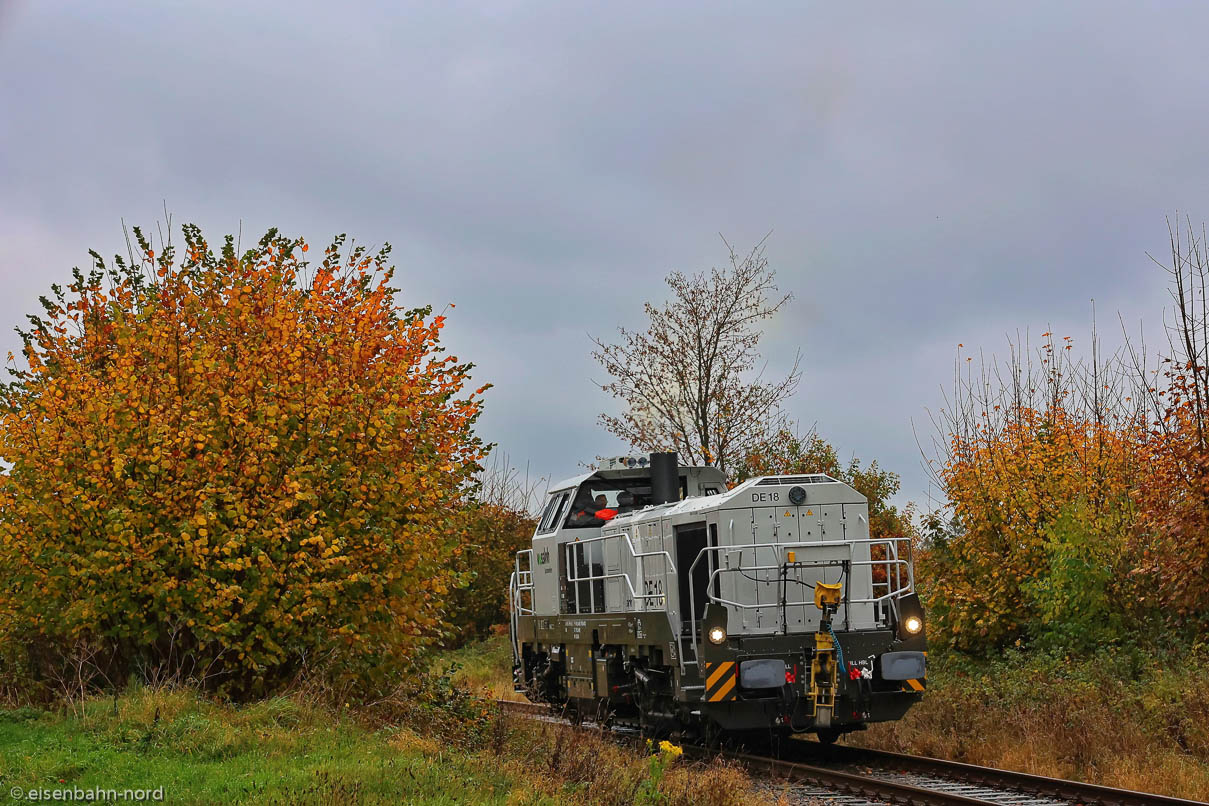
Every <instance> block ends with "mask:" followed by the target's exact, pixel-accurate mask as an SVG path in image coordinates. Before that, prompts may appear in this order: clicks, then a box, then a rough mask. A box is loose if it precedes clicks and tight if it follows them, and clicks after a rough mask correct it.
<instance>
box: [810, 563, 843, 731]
mask: <svg viewBox="0 0 1209 806" xmlns="http://www.w3.org/2000/svg"><path fill="white" fill-rule="evenodd" d="M842 599H843V585H842V584H841V583H839V582H836V583H834V584H827V583H826V582H816V583H815V584H814V604H815V607H817V608H818V609H819V610H822V611H823V615H822V617H821V618H820V619H819V630H818V632H816V633H815V634H814V654H813V656H812V657H811V661H810V715H811V716H813V717H814V724H815V726H816V727H819V728H828V727H831V715H832V713H833V712H834V711H835V689H836V683H837V677H838V666H837V664H836V646H835V639H834V638H832V637H831V615H832V614H833V613H835V611H836V610H837V609H838V608H839V606H840V601H841V600H842Z"/></svg>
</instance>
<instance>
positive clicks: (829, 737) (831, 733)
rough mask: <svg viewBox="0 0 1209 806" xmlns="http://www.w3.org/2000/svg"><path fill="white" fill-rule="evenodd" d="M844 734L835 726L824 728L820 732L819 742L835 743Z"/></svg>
mask: <svg viewBox="0 0 1209 806" xmlns="http://www.w3.org/2000/svg"><path fill="white" fill-rule="evenodd" d="M841 735H842V734H841V733H840V731H838V730H836V729H835V728H824V729H822V730H820V731H819V732H818V737H819V744H823V745H828V746H830V745H833V744H835V742H836V740H837V739H839V738H840V736H841Z"/></svg>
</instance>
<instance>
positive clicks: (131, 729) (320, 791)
mask: <svg viewBox="0 0 1209 806" xmlns="http://www.w3.org/2000/svg"><path fill="white" fill-rule="evenodd" d="M0 786H2V789H0V791H8V790H9V789H11V788H13V787H16V788H19V789H25V790H29V789H55V788H74V787H78V788H81V789H96V788H105V789H110V788H117V789H125V788H139V789H154V788H156V787H163V791H164V795H165V797H164V801H165V802H171V803H181V804H211V803H235V802H240V803H264V804H270V803H273V804H287V803H289V804H294V803H298V804H305V803H337V804H339V803H350V804H351V803H369V804H374V803H382V804H386V803H390V804H397V803H400V802H406V803H417V804H433V805H434V806H435V805H436V804H505V803H529V804H545V803H551V804H553V803H556V802H558V801H557V799H555V798H553V797H551V796H550V795H547V794H543V793H542V792H540V791H535V790H534V787H533V786H532V783H531V782H530V781H529V780H528V779H527V778H525V777H523V776H518V775H516V774H515V773H514V771H513V770H510V769H509V768H508V767H507V766H501V765H500V764H498V763H496V762H495V761H494V760H493V759H491V758H489V757H488V756H486V755H482V754H479V753H475V752H472V751H467V750H458V749H454V748H451V747H447V746H442V745H441V744H437V743H434V742H432V741H430V740H426V739H424V738H423V737H421V736H419V735H418V734H416V733H414V732H412V731H410V730H408V729H406V728H397V727H387V728H381V729H378V730H371V729H369V728H367V727H364V726H363V725H361V724H360V723H359V722H358V721H357V720H356V719H354V718H353V717H352V715H351V714H350V715H344V714H340V713H338V712H335V713H333V712H332V711H331V710H329V709H323V708H318V707H310V706H307V705H306V704H305V703H300V702H299V701H296V700H293V699H287V698H278V699H272V700H267V701H264V702H260V703H257V704H254V705H250V706H247V707H243V708H233V707H227V706H223V705H218V704H215V703H212V702H209V701H207V700H205V699H202V698H201V697H199V696H197V695H195V694H193V693H191V692H183V691H181V692H148V691H141V692H134V693H130V694H126V695H124V696H121V697H119V698H117V699H116V700H115V699H112V698H106V699H94V700H89V701H87V702H85V703H84V704H83V706H82V707H80V708H79V709H77V710H75V711H74V712H71V713H49V712H38V711H34V710H31V709H21V710H17V711H3V712H0Z"/></svg>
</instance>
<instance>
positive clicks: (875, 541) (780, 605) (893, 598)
mask: <svg viewBox="0 0 1209 806" xmlns="http://www.w3.org/2000/svg"><path fill="white" fill-rule="evenodd" d="M900 540H907V538H902V537H887V538H868V539H865V540H823V541H813V542H809V543H801V542H799V543H740V544H736V545H732V546H706V547H704V548H703V549H701V550H700V551H699V552H697V556H696V557H694V558H693V562H692V564H691V565H690V566H689V569H688V597H689V601H690V602H695V601H696V600H697V599H696V591H695V585H694V580H695V574H694V573H693V571H694V570H695V569H696V568H697V563H699V562H701V560H702V558H704V557H706V556H707V555H708V554H710V553H718V554H720V553H721V552H728V553H731V554H736V553H737V554H738V555H739V565H737V566H735V567H733V568H731V567H727V568H721V567H717V566H718V565H719V564H717V563H715V566H716V567H715V568H714V570H713V571H712V572H711V573H710V575H709V578H708V580H707V581H706V585H705V595H706V597H708V599H709V601H710V602H714V603H717V604H721V605H725V606H727V607H734V608H737V609H740V610H757V609H760V608H769V607H772V608H776V609H777V610H779V611H780V613H781V616H782V618H784V617H785V612H786V610H788V608H790V607H803V606H810V607H814V599H813V597H812V598H811V599H809V600H806V601H801V602H790V601H787V600H782V601H780V602H776V603H775V604H774V603H770V604H750V603H747V602H734V601H731V600H729V599H723V598H722V597H721V596H715V595H714V594H713V593H711V591H712V590H713V588H714V582H715V580H717V579H718V577H719V574H722V573H741V572H751V571H777V572H778V573H779V572H781V571H782V570H783V569H784V568H785V567H786V566H787V565H789V563H788V562H785V563H781V564H777V565H749V566H744V565H743V564H742V561H743V551H745V550H747V549H752V550H753V551H752V554H756V553H757V551H756V550H758V549H770V550H772V551H776V552H779V556H782V557H783V556H784V553H783V552H785V551H788V550H789V549H793V550H794V551H795V552H796V551H797V550H799V549H806V550H809V549H812V548H814V549H817V548H837V547H847V549H848V559H846V560H835V559H834V558H828V559H820V560H814V561H810V560H807V561H804V562H803V561H795V562H794V563H793V565H794V566H799V567H815V566H816V565H817V567H825V566H828V565H835V564H836V563H845V564H846V565H847V567H848V574H849V577H850V578H851V575H852V569H853V568H855V567H864V566H870V567H872V566H877V565H885V566H886V579H887V580H889V578H890V568H891V567H894V568H895V573H896V578H897V579H901V576H899V574H900V572H901V570H902V569H901V568H900V566H903V567H905V569H906V573H907V584H906V586H905V587H902V588H896V589H894V590H890V591H888V592H887V593H885V594H883V595H882V596H872V597H869V598H865V597H860V598H852V597H851V595H850V589H851V586H850V585H846V586H845V590H844V604H845V605H853V604H872V605H873V608H874V616H875V618H876V619H877V620H878V622H879V623H881V622H883V621H885V620H886V618H887V617H888V615H889V613H888V612H886V610H885V607H886V606H887V605H889V606H890V607H891V608H892V609H894V611H895V613H897V607H896V605H897V600H898V599H899V598H901V597H903V596H906V595H907V594H908V593H911V592H912V591H913V590H914V589H915V571H914V568H913V567H912V564H911V561H910V560H903V559H900V558H899V556H898V549H897V546H894V545H892V544H896V543H898V542H899V541H900ZM859 545H867V546H868V547H869V548H870V553H871V554H872V547H873V546H874V545H886V559H877V560H874V559H869V560H853V559H852V551H853V547H854V546H859ZM908 545H910V544H909V543H908ZM779 581H780V578H779V577H778V578H776V579H769V580H761V582H766V584H770V585H772V584H777V583H778V582H779ZM811 587H813V586H811ZM689 621H690V636H691V640H692V647H693V652H694V653H697V654H699V653H700V649H699V646H700V644H699V643H698V640H697V620H696V619H690V620H689ZM784 626H785V625H782V627H784ZM687 663H696V661H688V659H687V658H681V662H680V666H681V672H683V671H684V667H685V665H686V664H687Z"/></svg>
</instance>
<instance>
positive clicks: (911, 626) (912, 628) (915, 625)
mask: <svg viewBox="0 0 1209 806" xmlns="http://www.w3.org/2000/svg"><path fill="white" fill-rule="evenodd" d="M923 628H924V623H923V621H921V620H920V618H919V616H907V619H906V621H904V622H903V629H905V630H906V631H907V632H909V633H911V634H912V635H917V634H918V633H919V631H920V630H922V629H923Z"/></svg>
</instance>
